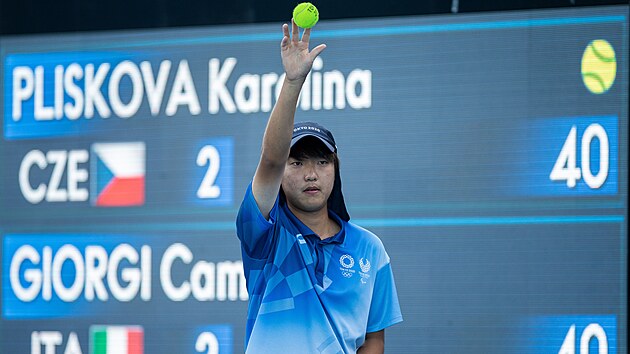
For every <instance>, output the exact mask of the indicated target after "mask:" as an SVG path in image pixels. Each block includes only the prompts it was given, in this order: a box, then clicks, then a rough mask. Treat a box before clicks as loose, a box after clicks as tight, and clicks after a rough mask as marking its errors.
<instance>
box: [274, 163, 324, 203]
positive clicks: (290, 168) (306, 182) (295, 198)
mask: <svg viewBox="0 0 630 354" xmlns="http://www.w3.org/2000/svg"><path fill="white" fill-rule="evenodd" d="M334 183H335V165H334V162H333V161H328V160H326V159H325V158H323V157H306V158H302V159H296V158H293V157H289V159H288V160H287V166H286V167H285V169H284V176H283V178H282V189H283V190H284V194H285V196H286V197H287V203H288V204H289V206H291V207H293V208H294V209H297V210H299V211H301V212H316V211H320V210H321V209H322V208H324V207H326V204H327V202H328V197H329V196H330V193H331V192H332V189H333V185H334Z"/></svg>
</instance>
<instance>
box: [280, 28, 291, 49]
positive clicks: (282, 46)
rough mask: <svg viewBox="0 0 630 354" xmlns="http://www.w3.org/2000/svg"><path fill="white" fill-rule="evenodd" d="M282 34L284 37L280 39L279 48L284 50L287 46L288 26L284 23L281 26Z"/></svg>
mask: <svg viewBox="0 0 630 354" xmlns="http://www.w3.org/2000/svg"><path fill="white" fill-rule="evenodd" d="M282 34H284V37H282V42H280V47H281V48H283V49H284V48H286V46H287V45H288V44H289V25H287V24H286V23H285V24H284V25H282Z"/></svg>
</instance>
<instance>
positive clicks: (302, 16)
mask: <svg viewBox="0 0 630 354" xmlns="http://www.w3.org/2000/svg"><path fill="white" fill-rule="evenodd" d="M318 20H319V11H317V8H316V7H315V5H313V4H311V3H310V2H303V3H301V4H298V6H296V7H295V9H293V21H294V22H295V24H296V25H298V26H300V27H302V28H311V27H313V26H315V24H316V23H317V21H318Z"/></svg>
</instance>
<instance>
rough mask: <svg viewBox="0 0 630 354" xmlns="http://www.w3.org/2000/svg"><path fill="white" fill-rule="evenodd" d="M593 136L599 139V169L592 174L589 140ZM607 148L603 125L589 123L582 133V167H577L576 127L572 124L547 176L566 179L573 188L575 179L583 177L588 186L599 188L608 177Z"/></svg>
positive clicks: (560, 179)
mask: <svg viewBox="0 0 630 354" xmlns="http://www.w3.org/2000/svg"><path fill="white" fill-rule="evenodd" d="M595 138H597V139H598V140H599V171H598V172H597V175H595V176H593V172H592V171H591V141H593V139H595ZM608 150H609V144H608V135H607V134H606V130H604V127H602V126H601V125H599V124H597V123H593V124H591V125H589V126H588V127H587V128H586V130H585V131H584V134H583V135H582V144H581V156H580V157H581V166H582V168H581V169H580V168H579V167H577V128H576V127H575V125H574V126H573V127H571V131H569V135H568V136H567V139H566V140H565V141H564V145H563V146H562V150H561V151H560V154H559V155H558V159H557V160H556V163H555V164H554V165H553V169H552V170H551V173H550V174H549V178H550V179H551V180H552V181H566V182H567V187H569V188H574V187H575V184H576V181H577V180H579V179H580V178H584V182H585V183H586V185H588V186H589V187H590V188H592V189H595V188H599V187H601V186H602V185H603V184H604V182H606V178H607V177H608V165H609V161H608Z"/></svg>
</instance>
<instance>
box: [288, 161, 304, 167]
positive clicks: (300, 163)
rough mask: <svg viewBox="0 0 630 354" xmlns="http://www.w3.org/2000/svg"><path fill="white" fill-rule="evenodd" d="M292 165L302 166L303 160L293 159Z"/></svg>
mask: <svg viewBox="0 0 630 354" xmlns="http://www.w3.org/2000/svg"><path fill="white" fill-rule="evenodd" d="M291 166H302V161H293V162H291Z"/></svg>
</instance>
